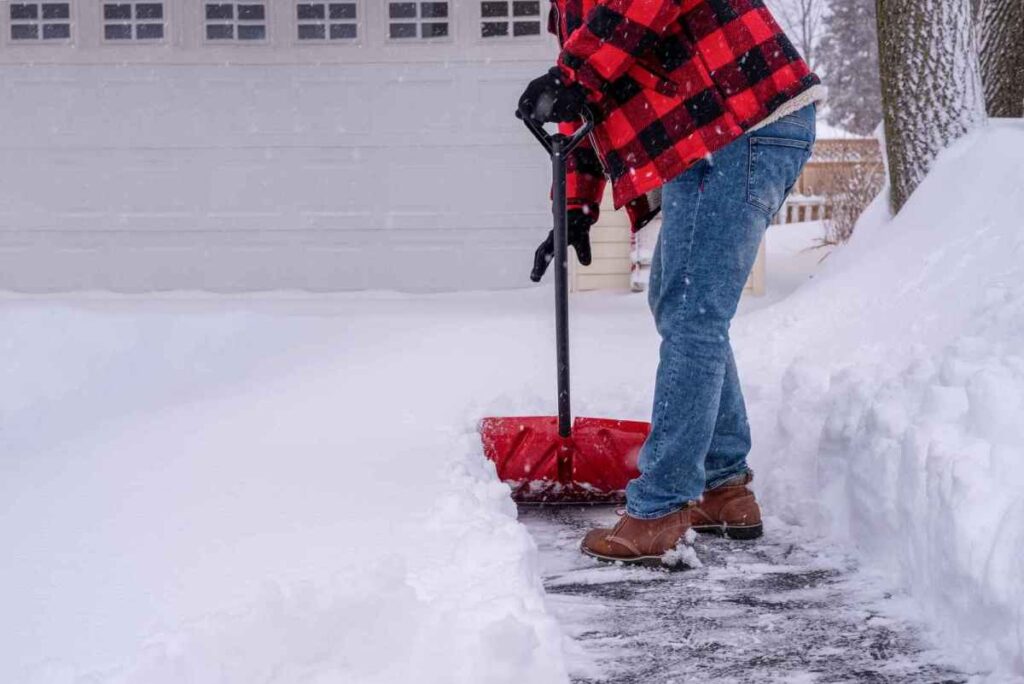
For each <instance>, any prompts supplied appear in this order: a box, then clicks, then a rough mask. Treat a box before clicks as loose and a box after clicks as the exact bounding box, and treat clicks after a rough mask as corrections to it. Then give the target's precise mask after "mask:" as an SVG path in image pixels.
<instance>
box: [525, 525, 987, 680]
mask: <svg viewBox="0 0 1024 684" xmlns="http://www.w3.org/2000/svg"><path fill="white" fill-rule="evenodd" d="M520 519H521V520H522V521H523V522H524V523H525V524H526V526H527V528H528V529H529V530H530V532H531V533H532V534H533V536H534V539H535V540H536V542H537V545H538V547H539V548H540V552H541V559H542V564H543V572H544V575H545V586H546V588H547V592H548V596H549V601H550V604H551V607H552V609H553V610H554V612H555V614H556V616H557V617H558V619H559V620H560V622H561V623H562V625H563V627H564V629H565V631H566V632H567V633H568V634H569V635H571V636H572V637H573V638H574V639H575V641H576V644H575V646H576V648H577V649H578V650H579V652H578V653H576V654H574V655H572V654H571V658H570V659H571V661H572V665H573V667H574V670H575V672H574V677H573V681H574V682H579V683H580V684H582V683H589V682H607V683H611V684H619V683H622V684H626V683H630V684H634V683H635V684H639V683H643V684H682V683H683V682H874V683H889V682H892V683H894V684H895V683H897V682H898V683H900V684H903V683H907V684H924V683H928V684H936V683H940V682H941V683H953V682H958V683H959V682H966V681H968V677H967V676H966V675H965V674H963V673H960V672H957V671H956V670H955V669H952V668H950V667H949V666H948V665H945V664H943V662H942V653H941V652H939V651H937V650H936V649H934V648H932V647H931V646H930V645H929V644H928V643H927V639H926V637H925V635H924V634H923V633H922V628H921V625H919V624H917V623H915V622H913V621H912V620H908V619H905V618H900V617H898V616H897V613H899V611H897V610H894V608H895V607H896V602H895V601H894V600H893V597H892V596H891V595H890V594H888V593H887V592H886V590H885V588H884V587H883V586H882V582H881V581H878V580H877V579H872V578H870V577H869V576H867V575H866V574H865V573H861V572H858V571H857V570H856V567H855V565H854V563H853V562H852V560H850V559H849V558H844V557H841V556H839V554H838V552H837V551H835V550H834V549H829V548H828V547H826V546H825V545H824V544H822V543H819V542H814V541H806V540H801V539H799V534H800V532H799V530H797V529H795V528H787V527H785V526H783V525H780V524H775V525H774V526H772V525H771V524H770V523H771V521H769V523H768V524H766V534H765V536H764V537H763V538H762V539H760V540H757V541H753V542H749V541H732V540H728V539H722V538H717V537H706V536H701V537H698V538H697V540H696V541H695V543H694V548H695V550H696V552H697V556H698V557H699V558H700V559H701V561H702V564H703V567H699V568H694V569H690V570H685V571H680V572H664V571H657V570H646V569H640V568H625V567H621V566H615V565H603V564H598V563H596V562H595V561H593V560H591V559H589V558H586V557H584V556H582V555H580V553H579V551H578V544H579V540H580V539H581V538H582V536H583V533H584V532H585V531H586V530H587V529H589V528H590V527H592V526H594V525H595V524H609V525H611V524H614V521H615V513H614V509H611V508H607V507H603V508H578V507H560V508H543V509H538V508H533V509H526V508H524V509H523V510H522V511H521V512H520Z"/></svg>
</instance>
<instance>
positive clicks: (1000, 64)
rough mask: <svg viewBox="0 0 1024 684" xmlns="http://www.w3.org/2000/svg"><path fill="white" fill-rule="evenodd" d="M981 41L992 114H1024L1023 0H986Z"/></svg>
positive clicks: (980, 21)
mask: <svg viewBox="0 0 1024 684" xmlns="http://www.w3.org/2000/svg"><path fill="white" fill-rule="evenodd" d="M978 41H979V43H980V55H981V80H982V84H983V85H984V87H985V106H986V108H987V109H988V114H989V116H1000V117H1012V118H1020V117H1022V116H1024V0H983V2H982V3H981V6H980V8H979V10H978Z"/></svg>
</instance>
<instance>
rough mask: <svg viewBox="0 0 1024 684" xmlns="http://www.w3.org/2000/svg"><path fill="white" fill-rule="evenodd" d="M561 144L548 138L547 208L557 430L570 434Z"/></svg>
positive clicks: (565, 220) (566, 232)
mask: <svg viewBox="0 0 1024 684" xmlns="http://www.w3.org/2000/svg"><path fill="white" fill-rule="evenodd" d="M565 154H566V152H565V144H564V139H563V138H562V137H561V136H557V135H556V136H554V137H553V138H552V140H551V177H552V179H553V181H554V183H553V188H552V202H551V212H552V214H553V215H554V236H555V258H554V261H555V274H554V275H555V346H556V355H557V358H558V434H559V435H561V436H562V437H569V436H570V435H571V434H572V405H571V401H570V394H569V228H568V223H569V218H568V207H567V202H566V197H565V186H566V169H565Z"/></svg>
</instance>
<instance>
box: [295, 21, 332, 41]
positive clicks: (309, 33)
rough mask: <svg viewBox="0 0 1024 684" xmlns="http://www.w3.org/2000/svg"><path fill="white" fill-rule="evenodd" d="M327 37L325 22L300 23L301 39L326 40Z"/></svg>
mask: <svg viewBox="0 0 1024 684" xmlns="http://www.w3.org/2000/svg"><path fill="white" fill-rule="evenodd" d="M326 37H327V30H326V29H325V28H324V25H323V24H299V40H324V38H326Z"/></svg>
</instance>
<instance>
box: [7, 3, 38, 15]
mask: <svg viewBox="0 0 1024 684" xmlns="http://www.w3.org/2000/svg"><path fill="white" fill-rule="evenodd" d="M38 18H39V6H38V5H27V4H24V3H16V4H12V5H11V19H38Z"/></svg>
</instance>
